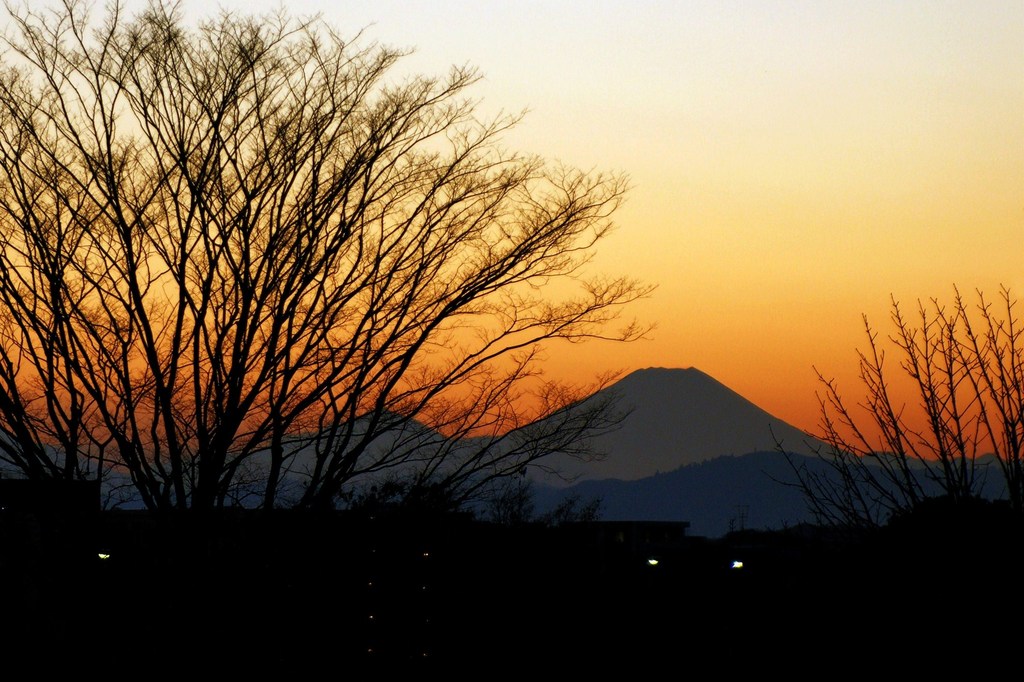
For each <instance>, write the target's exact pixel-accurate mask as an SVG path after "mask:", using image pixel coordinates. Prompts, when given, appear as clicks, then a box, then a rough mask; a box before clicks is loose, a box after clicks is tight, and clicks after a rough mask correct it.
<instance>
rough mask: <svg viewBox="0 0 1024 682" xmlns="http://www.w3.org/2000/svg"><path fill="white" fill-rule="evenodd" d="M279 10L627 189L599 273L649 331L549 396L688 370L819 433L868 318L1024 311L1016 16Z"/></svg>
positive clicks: (388, 6)
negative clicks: (897, 306)
mask: <svg viewBox="0 0 1024 682" xmlns="http://www.w3.org/2000/svg"><path fill="white" fill-rule="evenodd" d="M278 5H279V3H278V2H268V1H264V0H245V1H244V2H243V1H241V0H226V1H224V2H221V3H220V6H221V7H224V8H229V9H238V10H242V11H246V12H250V11H251V12H260V11H264V10H269V9H273V8H276V7H278ZM183 6H184V8H185V11H186V12H187V13H188V14H189V15H198V14H199V13H202V12H208V11H211V10H212V9H213V8H215V7H216V6H217V5H216V4H215V3H207V2H196V1H195V0H186V1H185V3H184V5H183ZM287 6H288V9H289V11H290V12H293V13H316V12H322V13H323V16H324V18H325V19H326V20H327V21H328V22H330V23H331V24H333V25H334V26H336V27H337V28H338V29H340V30H341V32H342V33H343V34H354V33H355V32H357V31H358V30H359V29H362V28H365V29H366V31H367V33H366V38H369V39H373V40H377V41H379V42H382V43H387V44H390V45H393V46H397V47H409V48H415V50H416V53H415V54H414V55H413V56H411V57H409V58H407V59H406V60H405V62H404V65H403V66H402V69H399V71H402V70H403V69H404V70H407V71H412V72H420V73H426V74H442V73H444V71H445V70H446V69H447V67H448V66H449V65H451V64H467V63H468V64H470V65H474V66H476V67H478V68H479V70H480V72H481V73H482V75H483V77H484V80H483V81H482V82H481V83H480V85H478V86H477V87H476V88H475V90H474V94H476V95H478V96H479V97H481V98H482V100H483V104H482V110H483V111H485V112H497V111H499V110H505V111H519V110H522V109H528V110H529V114H528V115H527V117H526V119H525V120H524V121H523V123H522V124H521V125H520V126H519V127H518V128H517V129H516V130H515V131H514V132H513V133H512V134H510V135H509V136H508V137H507V138H506V142H507V144H508V146H509V147H510V148H513V149H517V150H520V151H523V152H530V153H537V154H540V155H542V156H544V157H547V158H549V159H552V160H559V161H563V162H566V163H568V164H571V165H574V166H577V167H581V168H584V169H593V170H596V171H601V170H609V171H622V172H625V173H627V174H628V175H629V177H630V178H631V182H632V187H633V188H632V190H631V192H630V194H629V198H628V203H627V204H626V205H625V206H624V207H623V208H622V210H621V211H620V212H619V213H618V215H617V219H616V222H617V224H618V226H619V228H618V231H617V232H616V233H615V234H614V236H613V237H611V238H610V239H609V240H608V241H607V242H605V243H604V244H603V246H602V247H601V250H600V253H599V257H598V259H597V261H596V263H595V267H597V268H599V269H600V270H602V271H607V272H609V273H612V274H635V275H637V276H640V277H642V278H644V279H645V280H646V281H648V282H652V283H654V284H657V286H658V289H657V290H656V292H655V293H654V295H653V296H652V297H651V298H650V299H649V300H647V301H644V302H643V303H641V304H638V305H636V306H635V307H634V308H633V310H632V313H633V314H634V315H635V316H636V317H638V318H639V319H640V320H641V321H646V322H653V323H655V324H657V329H656V330H655V331H654V332H653V334H652V335H651V338H650V339H649V340H648V341H645V342H641V343H636V344H631V345H626V346H609V345H598V344H594V345H591V346H589V347H584V348H582V349H580V348H573V349H572V351H571V352H564V351H562V350H561V349H554V350H553V351H552V353H551V356H550V361H549V364H548V367H549V370H550V372H551V373H552V374H553V375H555V376H559V377H580V378H581V379H587V378H589V377H590V376H592V375H593V374H594V373H595V372H598V371H603V370H616V369H621V370H625V371H629V370H632V369H639V368H644V367H651V366H660V367H690V366H693V367H697V368H698V369H701V370H702V371H704V372H706V373H708V374H710V375H711V376H713V377H715V378H716V379H718V380H719V381H721V382H723V383H724V384H726V385H727V386H729V387H730V388H732V389H734V390H736V391H738V392H739V393H741V394H742V395H744V396H745V397H747V398H749V399H751V400H752V401H754V402H755V403H757V404H758V405H759V406H761V407H763V408H764V409H766V410H768V411H769V412H771V413H772V414H774V415H775V416H777V417H780V418H782V419H785V420H786V421H789V422H791V423H792V424H794V425H795V426H798V427H800V428H805V429H813V428H814V427H815V423H816V421H817V401H816V398H815V391H816V390H817V388H818V384H817V380H816V378H815V373H814V367H817V368H818V369H820V370H821V371H822V372H823V373H824V374H827V375H829V376H835V377H836V378H837V379H838V380H839V381H840V384H841V385H842V386H847V387H848V389H847V390H846V392H847V393H848V394H850V396H851V397H853V396H854V395H855V394H857V393H858V386H857V384H856V349H857V348H858V347H863V346H864V341H865V336H864V330H863V323H862V319H861V315H862V313H863V314H867V315H868V317H869V319H870V320H871V321H872V323H873V324H874V325H875V326H877V327H878V328H879V329H880V330H881V331H883V332H886V331H888V330H889V328H888V310H889V301H890V296H894V297H895V298H896V299H898V300H899V301H901V302H902V303H904V304H906V305H909V306H914V305H915V304H916V301H917V300H918V299H925V300H927V299H929V298H932V297H937V298H940V299H946V300H948V299H950V298H951V297H952V294H953V287H954V285H956V286H958V287H959V288H960V289H961V291H962V292H964V293H967V294H972V293H973V291H974V290H975V289H980V290H983V291H985V292H986V293H989V294H992V295H995V294H997V293H998V289H999V287H1000V285H1006V286H1009V287H1011V289H1013V290H1015V291H1017V292H1019V293H1021V294H1024V272H1022V269H1021V256H1022V255H1024V242H1022V237H1024V2H1021V1H1020V0H1013V1H1010V2H988V1H983V2H978V1H970V2H967V1H964V2H940V1H928V2H876V1H859V2H829V1H823V0H819V1H816V2H722V1H715V2H668V1H665V2H653V1H647V2H644V1H635V0H634V1H632V2H596V1H595V2H553V1H548V2H537V1H530V0H518V1H517V2H482V1H480V0H476V1H472V2H470V1H462V2H455V1H452V0H434V1H432V2H408V1H407V2H389V1H385V0H375V1H374V2H337V0H299V1H297V2H291V3H287Z"/></svg>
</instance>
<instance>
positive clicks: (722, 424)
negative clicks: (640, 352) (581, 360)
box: [537, 368, 812, 485]
mask: <svg viewBox="0 0 1024 682" xmlns="http://www.w3.org/2000/svg"><path fill="white" fill-rule="evenodd" d="M605 391H611V392H614V393H615V394H616V395H617V396H619V399H620V401H621V405H622V407H623V408H628V409H631V410H632V412H631V413H630V414H629V416H628V417H627V418H626V419H625V421H624V422H623V423H622V425H621V427H620V428H619V429H618V430H616V431H615V432H613V433H609V434H605V435H602V436H599V437H597V438H595V439H594V446H595V448H596V450H598V451H600V452H601V453H603V454H604V455H605V458H604V459H603V460H601V461H596V462H586V463H584V462H579V461H576V460H573V459H570V458H567V457H558V456H556V457H554V458H551V459H550V460H548V462H549V463H550V464H552V465H554V466H557V468H558V469H559V470H561V471H563V472H564V473H565V474H567V475H568V476H570V477H575V479H576V480H599V479H606V478H616V479H621V480H637V479H641V478H645V477H647V476H652V475H654V474H656V473H658V472H666V471H673V470H674V469H677V468H679V467H680V466H683V465H686V464H694V463H697V462H703V461H706V460H709V459H713V458H715V457H720V456H723V455H742V454H746V453H750V452H758V451H771V450H775V449H776V440H775V439H776V438H778V439H780V440H781V442H782V444H783V445H784V447H785V448H786V449H787V450H789V451H792V452H799V453H805V454H809V453H810V452H811V448H810V447H808V445H807V443H808V442H809V441H811V440H812V439H810V438H808V436H807V435H806V434H805V433H804V432H802V431H801V430H800V429H797V428H795V427H793V426H791V425H789V424H787V423H785V422H783V421H782V420H780V419H777V418H775V417H773V416H772V415H770V414H769V413H767V412H765V411H764V410H762V409H761V408H759V407H758V406H756V405H754V404H753V403H752V402H750V401H749V400H747V399H746V398H744V397H742V396H741V395H739V394H738V393H736V392H735V391H733V390H731V389H729V388H728V387H726V386H724V385H723V384H721V383H719V382H718V381H716V380H715V379H713V378H711V377H710V376H708V375H707V374H704V373H703V372H701V371H699V370H697V369H694V368H689V369H663V368H651V369H644V370H638V371H636V372H633V373H631V374H629V375H627V376H626V377H624V378H622V379H621V380H620V381H618V382H617V383H615V384H613V385H612V386H610V387H608V388H606V389H605ZM773 434H774V435H773ZM537 477H538V480H542V481H545V482H547V483H550V484H552V485H558V484H559V483H558V481H557V480H556V479H555V478H553V477H550V476H541V475H539V474H537Z"/></svg>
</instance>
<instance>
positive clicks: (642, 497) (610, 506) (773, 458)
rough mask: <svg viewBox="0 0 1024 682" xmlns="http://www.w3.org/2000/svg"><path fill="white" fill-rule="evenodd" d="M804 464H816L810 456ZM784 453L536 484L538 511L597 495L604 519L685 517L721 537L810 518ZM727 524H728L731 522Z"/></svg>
mask: <svg viewBox="0 0 1024 682" xmlns="http://www.w3.org/2000/svg"><path fill="white" fill-rule="evenodd" d="M806 461H807V464H808V466H815V465H819V466H820V463H819V462H818V461H817V460H816V459H815V458H813V457H807V458H806ZM793 480H794V476H793V472H792V469H791V468H790V466H789V464H788V463H787V461H786V458H785V456H784V455H782V454H781V453H778V452H755V453H749V454H746V455H739V456H728V455H727V456H723V457H716V458H714V459H710V460H707V461H705V462H699V463H695V464H690V465H687V466H683V467H680V468H678V469H676V470H674V471H670V472H666V473H661V474H656V475H654V476H650V477H647V478H643V479H640V480H635V481H621V480H614V479H609V480H600V481H581V482H579V483H577V484H576V485H573V486H571V487H569V488H568V489H566V488H557V487H553V486H546V485H543V484H538V485H536V486H535V489H534V492H535V497H534V501H535V504H536V508H537V510H538V512H540V513H543V512H545V511H547V510H549V509H551V508H552V507H554V506H555V505H556V504H557V503H558V501H559V500H561V499H563V497H564V496H565V495H567V494H578V495H579V496H580V497H581V499H583V500H591V499H594V498H599V499H600V500H601V519H602V520H604V521H688V522H689V523H690V530H691V532H692V534H693V535H704V536H708V537H720V536H722V535H724V534H725V533H727V532H729V530H731V529H737V530H738V529H741V528H755V529H779V528H783V527H786V526H793V525H796V524H799V523H801V522H810V521H812V520H813V518H812V516H811V514H810V512H809V511H808V509H807V505H806V502H805V501H804V498H803V496H802V495H801V493H800V491H799V490H797V489H796V488H793V487H790V486H787V485H785V484H784V483H780V482H778V481H782V482H792V481H793ZM730 526H731V527H730Z"/></svg>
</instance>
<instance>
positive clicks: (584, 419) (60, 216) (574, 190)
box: [0, 0, 649, 509]
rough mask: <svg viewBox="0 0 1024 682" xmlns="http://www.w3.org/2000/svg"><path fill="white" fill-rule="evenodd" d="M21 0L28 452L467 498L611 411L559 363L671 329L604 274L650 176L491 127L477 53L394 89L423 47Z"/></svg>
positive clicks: (289, 497) (12, 376) (14, 25)
mask: <svg viewBox="0 0 1024 682" xmlns="http://www.w3.org/2000/svg"><path fill="white" fill-rule="evenodd" d="M9 12H10V15H11V17H10V22H9V30H8V35H7V38H6V46H5V50H4V53H3V72H2V74H0V242H2V255H0V458H2V461H3V462H4V463H5V464H6V466H7V467H8V468H12V467H13V468H14V469H16V470H18V471H20V472H21V473H22V474H24V475H26V476H29V477H35V478H47V477H54V478H69V479H74V478H100V479H103V480H104V481H106V482H108V483H113V482H116V481H123V483H124V485H125V489H126V491H128V492H130V493H131V495H134V496H136V497H138V498H141V500H142V502H144V503H145V505H146V506H147V507H149V508H152V509H163V508H178V509H183V508H202V509H205V508H215V507H218V506H223V505H227V504H236V503H241V504H254V505H259V506H263V507H266V508H270V507H274V506H279V505H294V506H302V507H315V506H322V505H332V504H334V502H335V500H337V499H338V496H339V495H341V494H342V493H343V492H344V490H345V488H346V486H348V485H350V484H351V483H352V482H353V481H356V480H359V477H361V476H367V475H370V474H374V473H378V474H382V475H383V474H388V475H391V476H399V475H400V476H402V477H404V479H403V480H405V481H406V482H407V484H408V487H409V490H411V491H418V492H419V494H423V495H425V494H427V493H428V492H437V491H443V493H444V498H445V499H446V500H449V501H452V500H455V501H457V500H460V499H466V498H467V497H469V496H471V495H473V494H474V493H475V492H476V491H479V490H480V489H481V488H482V486H486V485H487V483H488V481H490V480H492V479H495V478H496V477H502V476H506V475H508V474H511V473H518V472H520V471H521V470H522V468H523V467H524V466H525V465H527V464H529V463H531V462H535V461H538V460H539V459H540V458H542V457H543V456H545V455H546V454H548V453H550V452H553V451H558V450H560V451H570V452H577V453H578V454H583V453H584V451H585V436H586V435H587V434H588V433H592V432H594V431H595V430H600V429H603V428H608V427H610V426H612V425H614V423H615V421H616V419H617V418H618V417H617V413H616V411H615V408H614V405H612V404H610V403H608V402H602V403H597V402H595V401H583V400H582V399H583V398H585V397H586V396H587V395H589V394H591V393H592V391H593V388H594V387H584V386H577V387H573V386H558V385H554V384H551V383H548V382H544V381H540V378H539V377H538V370H537V367H538V365H537V363H538V361H539V360H540V350H541V349H542V347H543V343H544V342H547V341H552V340H567V341H569V342H575V341H581V340H584V339H595V338H602V339H612V340H619V341H627V340H633V339H637V338H639V337H640V336H642V335H643V334H644V333H645V331H646V330H645V329H644V328H642V327H641V326H638V325H637V324H636V323H634V322H631V321H629V320H621V319H620V315H621V313H622V306H624V305H626V304H628V303H630V302H632V301H634V300H635V299H637V298H639V297H642V296H645V295H646V294H647V293H648V292H649V287H648V286H647V285H645V284H643V283H641V282H639V281H637V280H635V279H632V278H629V277H600V276H597V277H595V276H589V275H588V273H587V272H586V270H587V268H586V266H587V263H588V261H589V259H590V258H591V256H592V254H593V253H594V248H595V246H596V245H597V244H598V243H599V242H600V241H601V239H602V238H603V237H604V236H605V235H606V234H608V231H609V229H611V227H612V223H611V221H610V216H611V214H612V213H613V211H614V210H615V209H616V207H617V206H618V205H619V204H620V202H621V200H622V199H623V196H624V192H625V190H626V184H627V183H626V180H625V178H624V177H622V176H621V175H615V174H595V173H587V172H581V171H578V170H574V169H569V168H564V167H561V166H552V165H550V164H547V163H545V162H544V161H543V160H541V159H537V158H533V157H527V156H522V155H518V154H514V153H509V152H507V151H505V150H503V149H502V147H501V137H502V134H503V133H504V132H506V131H507V130H508V129H509V128H510V127H511V126H514V125H515V124H516V123H517V121H518V120H519V117H518V116H505V115H501V116H498V117H496V118H494V119H487V120H485V119H482V118H481V116H480V114H479V111H478V107H477V105H476V104H475V103H474V101H473V100H472V99H470V98H469V97H468V89H469V88H471V86H472V85H473V84H474V82H475V81H476V80H477V78H478V75H477V74H476V72H475V71H474V70H473V69H470V68H465V67H456V68H452V69H451V71H450V72H449V73H448V74H447V75H446V76H444V77H439V78H434V77H427V76H418V77H410V78H405V79H397V78H390V74H391V73H392V71H393V69H392V67H394V65H395V64H396V63H397V62H399V61H400V59H401V58H402V57H403V56H404V55H403V53H402V52H401V51H399V50H394V49H391V48H388V47H385V46H381V45H379V44H374V43H366V42H365V41H364V40H363V37H362V36H361V35H357V36H356V37H355V39H354V40H352V41H348V40H345V39H343V38H342V36H341V35H340V34H339V33H338V31H337V30H336V29H335V28H333V27H331V26H328V25H326V24H325V23H323V22H322V21H320V20H319V19H308V20H306V19H303V20H298V19H295V18H292V17H289V16H287V15H286V14H284V13H283V12H282V13H279V14H275V15H270V16H239V15H236V14H230V13H222V14H220V15H218V16H216V17H214V18H211V19H208V20H204V21H201V22H198V23H196V24H195V25H192V24H190V23H186V22H185V21H184V19H183V12H182V10H181V8H180V6H178V5H176V4H175V5H169V4H165V3H159V2H153V3H150V4H149V5H148V6H146V7H145V8H144V9H142V10H141V11H140V12H139V13H137V14H134V15H132V16H127V14H126V10H125V8H124V7H123V6H122V5H120V4H117V3H115V4H113V5H111V6H109V7H108V9H107V10H106V11H105V13H104V14H103V16H102V17H101V18H100V19H96V18H95V17H94V16H93V15H92V14H91V13H90V8H89V7H88V6H87V5H86V4H84V3H81V2H78V1H77V0H64V2H63V3H61V4H59V5H58V6H56V7H53V8H48V9H32V8H24V9H20V10H19V9H16V8H15V9H10V10H9ZM556 293H557V295H558V296H557V297H556ZM600 381H601V380H600V379H595V382H596V383H597V384H599V383H600ZM527 392H532V393H535V394H536V395H527ZM581 405H582V407H581ZM423 425H427V426H429V428H426V427H424V426H423ZM465 436H474V437H473V438H469V437H465Z"/></svg>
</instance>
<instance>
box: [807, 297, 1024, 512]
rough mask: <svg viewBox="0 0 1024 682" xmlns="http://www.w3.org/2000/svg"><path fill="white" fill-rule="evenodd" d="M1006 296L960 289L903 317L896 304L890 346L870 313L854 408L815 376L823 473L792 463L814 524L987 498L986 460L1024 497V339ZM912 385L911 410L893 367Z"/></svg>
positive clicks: (1018, 500)
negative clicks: (973, 299) (893, 358)
mask: <svg viewBox="0 0 1024 682" xmlns="http://www.w3.org/2000/svg"><path fill="white" fill-rule="evenodd" d="M1016 309H1017V301H1016V299H1015V298H1014V297H1013V295H1012V294H1011V292H1010V290H1009V289H1006V288H1003V289H1002V290H1001V292H1000V297H999V301H998V304H995V303H992V302H990V301H989V300H987V299H986V298H985V296H984V295H983V294H982V293H981V292H978V294H977V304H976V306H972V305H970V304H968V303H967V301H965V299H964V298H963V297H962V296H961V294H960V292H959V291H958V290H956V291H955V297H954V300H953V303H952V304H951V305H944V304H942V303H941V302H940V301H938V300H936V299H932V300H931V301H930V302H929V303H928V304H925V303H923V302H919V303H918V306H917V316H916V318H914V319H911V318H908V317H907V316H906V315H905V314H904V312H903V309H902V308H901V306H900V305H899V303H898V302H897V301H896V300H895V299H893V301H892V308H891V319H892V323H893V326H894V328H895V331H894V332H893V334H892V335H891V336H889V337H888V345H889V346H891V347H892V348H894V349H895V351H896V353H897V355H898V365H896V369H895V370H893V368H892V365H891V364H887V359H888V356H887V354H886V350H887V344H886V343H885V342H884V341H883V340H881V339H880V338H879V335H878V332H876V331H875V330H874V328H872V326H871V325H870V323H869V322H868V320H867V318H866V317H865V318H864V326H865V330H866V332H867V337H868V349H867V351H861V352H859V356H860V379H861V382H862V384H863V387H864V390H865V393H864V398H863V400H862V402H860V403H858V404H857V405H856V407H852V406H850V404H849V403H848V402H847V401H846V399H845V398H844V397H843V396H842V394H841V393H840V390H839V387H838V385H837V383H836V381H835V380H834V379H830V378H826V377H825V376H824V375H822V374H821V373H820V372H818V378H819V379H820V381H821V383H822V385H823V386H824V391H823V393H821V394H819V396H818V398H819V403H820V408H821V412H820V414H821V422H820V425H819V426H820V432H819V433H818V434H816V436H817V437H818V438H819V439H820V440H822V441H823V442H824V443H825V444H826V447H824V448H822V449H821V450H820V451H819V452H818V458H819V460H821V461H822V462H824V463H825V465H826V466H825V467H824V468H815V467H810V466H808V465H807V464H806V463H799V462H797V461H796V460H795V459H793V458H791V459H790V463H791V464H792V465H793V467H794V471H795V473H796V475H797V484H796V485H798V487H800V488H801V489H802V490H803V491H804V493H805V496H806V498H807V500H808V502H809V504H810V507H811V510H812V511H813V512H814V513H815V515H816V516H817V518H818V519H819V521H821V522H824V523H827V524H830V525H844V526H855V527H872V526H878V525H882V524H884V523H886V522H887V521H888V520H890V519H891V518H892V517H893V516H894V515H896V514H900V513H905V512H909V511H910V510H913V509H915V508H917V507H918V506H919V505H921V504H922V503H923V502H924V501H925V500H928V499H932V498H936V497H941V498H944V499H946V500H947V501H949V502H950V503H951V504H953V505H962V504H964V503H973V502H975V501H976V500H977V499H978V498H979V497H981V496H983V494H986V493H985V485H986V484H987V483H988V482H989V481H988V480H987V479H988V476H987V474H988V473H989V469H988V468H987V467H985V466H984V464H983V462H984V461H985V460H983V459H982V458H983V457H984V456H986V455H992V461H994V462H995V468H996V469H998V476H999V477H1001V479H1002V481H1003V483H1005V497H1006V500H1007V501H1008V503H1009V505H1010V507H1011V508H1012V509H1013V510H1015V511H1016V512H1018V513H1019V512H1021V511H1022V509H1024V507H1022V500H1024V469H1022V463H1021V456H1022V447H1024V339H1022V337H1021V333H1022V332H1021V328H1020V323H1019V321H1018V320H1017V310H1016ZM894 371H895V372H896V376H902V377H903V378H905V379H909V381H910V385H911V386H913V388H914V389H915V393H916V397H917V404H916V406H914V405H908V404H906V403H905V402H903V401H902V400H900V399H899V398H898V397H897V395H898V391H897V390H896V389H894V387H893V382H892V379H893V372H894Z"/></svg>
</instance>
